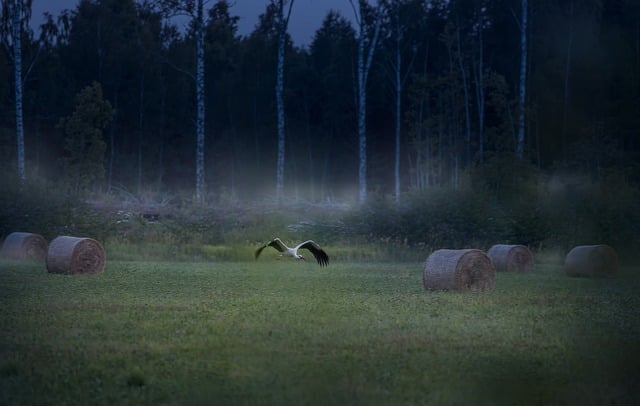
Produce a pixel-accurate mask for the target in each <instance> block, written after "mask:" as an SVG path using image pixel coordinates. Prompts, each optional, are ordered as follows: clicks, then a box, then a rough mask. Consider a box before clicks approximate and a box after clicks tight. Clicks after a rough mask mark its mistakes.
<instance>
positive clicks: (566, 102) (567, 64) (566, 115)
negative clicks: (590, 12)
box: [562, 2, 573, 159]
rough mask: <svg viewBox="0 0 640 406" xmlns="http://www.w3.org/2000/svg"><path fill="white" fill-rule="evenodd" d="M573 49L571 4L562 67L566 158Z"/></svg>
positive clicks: (563, 143) (563, 127)
mask: <svg viewBox="0 0 640 406" xmlns="http://www.w3.org/2000/svg"><path fill="white" fill-rule="evenodd" d="M572 48H573V2H571V3H570V4H569V38H568V39H567V49H566V56H565V65H564V101H563V103H562V157H563V159H566V158H567V155H566V153H567V136H568V134H567V133H568V131H569V128H568V127H569V104H570V102H571V93H570V86H569V79H570V78H571V50H572Z"/></svg>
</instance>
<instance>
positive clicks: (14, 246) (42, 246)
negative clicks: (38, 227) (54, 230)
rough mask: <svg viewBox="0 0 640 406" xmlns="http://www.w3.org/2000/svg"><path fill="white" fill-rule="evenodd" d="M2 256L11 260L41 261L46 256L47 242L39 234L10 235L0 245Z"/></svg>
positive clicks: (19, 233) (16, 233) (17, 233)
mask: <svg viewBox="0 0 640 406" xmlns="http://www.w3.org/2000/svg"><path fill="white" fill-rule="evenodd" d="M2 256H3V257H5V258H11V259H35V260H39V261H41V260H43V259H44V258H45V257H46V256H47V240H45V239H44V237H43V236H41V235H40V234H33V233H23V232H15V233H11V234H9V235H8V236H7V238H5V239H4V242H3V244H2Z"/></svg>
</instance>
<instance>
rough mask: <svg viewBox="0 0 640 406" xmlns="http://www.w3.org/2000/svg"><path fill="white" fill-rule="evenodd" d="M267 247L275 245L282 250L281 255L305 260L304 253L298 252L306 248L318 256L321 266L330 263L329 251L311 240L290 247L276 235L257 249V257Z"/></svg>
mask: <svg viewBox="0 0 640 406" xmlns="http://www.w3.org/2000/svg"><path fill="white" fill-rule="evenodd" d="M267 247H273V248H275V249H277V250H278V251H280V252H281V254H280V256H281V257H282V256H285V255H286V256H289V257H294V258H295V259H302V260H304V261H306V259H305V258H304V257H303V256H302V255H300V254H298V250H299V249H301V248H306V249H308V250H309V251H311V253H312V254H313V256H314V257H316V261H318V264H319V265H320V266H327V265H329V256H328V255H327V253H326V252H324V250H323V249H322V248H320V246H319V245H318V244H316V243H315V242H314V241H311V240H307V241H305V242H303V243H300V244H298V245H297V246H295V247H294V248H289V247H287V246H286V245H285V244H284V243H283V242H282V241H281V240H280V239H279V238H277V237H276V238H274V239H273V240H271V241H269V242H268V243H267V244H264V245H263V246H262V247H260V248H258V249H257V250H256V259H258V256H260V253H261V252H262V250H263V249H265V248H267Z"/></svg>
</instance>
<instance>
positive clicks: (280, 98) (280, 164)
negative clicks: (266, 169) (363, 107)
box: [276, 0, 294, 205]
mask: <svg viewBox="0 0 640 406" xmlns="http://www.w3.org/2000/svg"><path fill="white" fill-rule="evenodd" d="M284 3H285V2H284V0H279V1H278V5H277V9H278V21H277V23H278V67H277V71H276V108H277V115H278V117H277V118H278V158H277V161H276V201H277V203H278V205H280V204H282V201H283V199H284V163H285V140H286V137H285V129H286V127H285V114H284V49H285V45H286V34H287V26H288V25H289V17H290V16H291V10H292V8H293V3H294V0H290V2H289V11H288V12H287V16H286V18H285V16H284Z"/></svg>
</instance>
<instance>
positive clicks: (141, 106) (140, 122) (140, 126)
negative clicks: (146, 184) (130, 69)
mask: <svg viewBox="0 0 640 406" xmlns="http://www.w3.org/2000/svg"><path fill="white" fill-rule="evenodd" d="M138 103H139V105H138V194H140V193H141V192H142V144H143V142H142V135H143V126H144V74H143V75H142V76H141V77H140V98H139V100H138Z"/></svg>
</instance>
